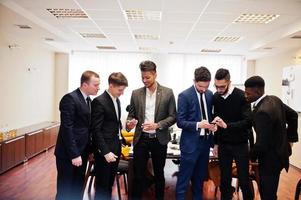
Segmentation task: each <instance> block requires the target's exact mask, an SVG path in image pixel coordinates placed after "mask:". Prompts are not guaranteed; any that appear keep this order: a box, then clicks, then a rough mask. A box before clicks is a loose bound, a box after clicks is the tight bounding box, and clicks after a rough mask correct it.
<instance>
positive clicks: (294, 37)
mask: <svg viewBox="0 0 301 200" xmlns="http://www.w3.org/2000/svg"><path fill="white" fill-rule="evenodd" d="M291 38H292V39H301V35H294V36H293V37H291Z"/></svg>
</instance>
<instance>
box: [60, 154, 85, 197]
mask: <svg viewBox="0 0 301 200" xmlns="http://www.w3.org/2000/svg"><path fill="white" fill-rule="evenodd" d="M87 157H88V156H87V155H84V156H82V165H81V166H80V167H76V166H74V165H72V162H71V160H67V159H60V158H58V157H56V168H57V193H56V197H55V199H56V200H69V199H74V200H77V199H80V200H81V199H82V197H83V189H84V188H83V186H84V179H85V172H86V166H87Z"/></svg>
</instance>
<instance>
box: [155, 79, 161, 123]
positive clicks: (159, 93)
mask: <svg viewBox="0 0 301 200" xmlns="http://www.w3.org/2000/svg"><path fill="white" fill-rule="evenodd" d="M161 98H162V88H161V86H160V85H159V84H158V86H157V93H156V106H155V121H157V115H158V110H159V106H160V102H161Z"/></svg>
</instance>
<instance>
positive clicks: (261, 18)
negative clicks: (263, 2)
mask: <svg viewBox="0 0 301 200" xmlns="http://www.w3.org/2000/svg"><path fill="white" fill-rule="evenodd" d="M279 16H280V15H276V14H252V13H244V14H242V15H240V16H239V17H238V18H236V19H235V20H234V22H233V23H251V24H268V23H270V22H272V21H274V20H275V19H277V18H278V17H279Z"/></svg>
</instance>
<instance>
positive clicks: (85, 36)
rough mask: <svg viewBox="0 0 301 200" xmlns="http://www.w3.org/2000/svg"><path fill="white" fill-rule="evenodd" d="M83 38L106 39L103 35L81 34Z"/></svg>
mask: <svg viewBox="0 0 301 200" xmlns="http://www.w3.org/2000/svg"><path fill="white" fill-rule="evenodd" d="M79 34H80V35H81V36H82V37H83V38H106V36H105V35H104V34H102V33H79Z"/></svg>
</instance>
